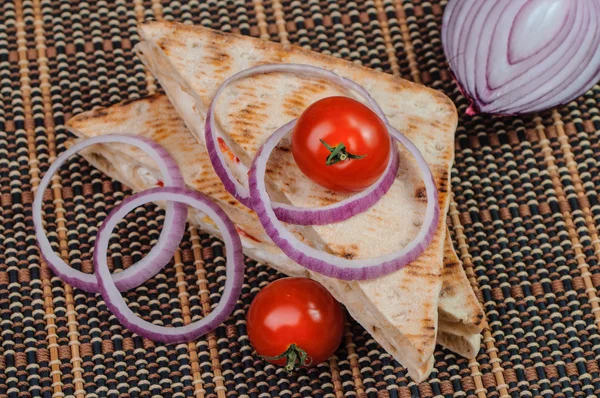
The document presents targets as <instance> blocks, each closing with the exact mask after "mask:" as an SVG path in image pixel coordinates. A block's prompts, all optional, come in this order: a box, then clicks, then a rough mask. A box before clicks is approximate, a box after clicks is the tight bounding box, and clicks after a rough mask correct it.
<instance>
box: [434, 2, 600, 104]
mask: <svg viewBox="0 0 600 398" xmlns="http://www.w3.org/2000/svg"><path fill="white" fill-rule="evenodd" d="M467 21H468V22H469V23H467ZM442 43H443V47H444V51H445V53H446V57H447V59H448V63H449V65H450V69H451V71H452V74H453V76H454V78H455V80H456V81H457V83H458V87H459V88H460V90H461V92H462V93H463V95H464V96H465V97H466V98H467V99H468V100H469V101H470V102H471V104H470V106H469V107H468V108H467V110H466V113H467V114H468V115H474V114H477V113H484V114H495V115H500V116H508V115H514V114H524V113H532V112H539V111H543V110H546V109H549V108H553V107H555V106H557V105H560V104H565V103H568V102H570V101H572V100H575V99H577V98H578V97H580V96H581V95H583V94H585V93H586V92H587V91H588V90H589V89H590V88H591V87H593V86H594V84H596V83H597V82H598V81H599V80H600V0H577V1H565V0H505V1H502V2H488V1H487V0H470V1H465V0H449V2H448V5H447V6H446V10H445V12H444V18H443V24H442Z"/></svg>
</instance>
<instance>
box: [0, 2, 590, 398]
mask: <svg viewBox="0 0 600 398" xmlns="http://www.w3.org/2000/svg"><path fill="white" fill-rule="evenodd" d="M490 1H491V0H490ZM445 3H446V2H445V1H440V2H437V1H432V2H428V1H419V0H414V1H409V0H405V1H402V0H365V1H363V0H360V1H358V0H357V1H346V0H340V1H326V0H304V1H300V0H293V1H289V0H285V1H284V0H270V1H269V0H208V1H202V2H200V1H189V2H188V1H167V0H165V1H162V2H161V1H159V0H152V1H150V0H146V1H142V0H133V1H129V2H126V1H124V0H121V1H114V2H107V1H97V2H96V1H91V2H82V1H77V0H71V1H69V0H52V1H51V0H35V1H14V2H11V1H5V2H2V5H1V7H2V10H1V12H0V195H1V196H0V210H1V212H0V329H1V332H0V343H1V344H0V396H1V397H5V396H8V397H30V396H31V397H34V396H44V397H52V396H54V397H62V396H76V397H83V396H90V397H94V396H110V397H150V396H164V397H183V396H196V397H204V396H205V397H214V396H217V397H225V396H251V397H266V396H283V397H291V396H293V397H300V396H317V397H321V396H328V397H333V396H335V397H341V396H344V395H346V396H369V397H370V396H381V397H387V396H390V397H398V396H399V397H410V396H421V397H434V396H436V397H455V396H456V397H465V396H467V397H479V398H481V397H485V396H489V397H508V396H511V397H518V396H523V397H537V396H544V397H552V396H554V397H588V396H595V394H598V392H599V391H600V378H599V368H598V356H599V355H600V336H599V334H598V326H597V324H598V320H599V318H600V307H599V305H598V297H597V296H598V293H597V288H598V285H600V269H599V266H598V264H599V263H598V261H599V260H600V239H599V237H598V230H597V226H596V225H597V223H598V222H600V220H599V218H600V203H599V201H598V195H597V190H598V188H599V185H600V177H599V175H600V173H599V162H600V138H599V136H598V132H599V131H600V112H599V110H598V101H599V99H600V86H598V85H596V86H595V87H594V88H593V89H592V90H591V91H590V92H588V93H587V94H586V96H584V97H582V98H580V99H579V100H578V101H576V102H572V103H570V104H569V105H567V106H564V107H561V108H559V109H556V110H553V111H548V112H545V113H542V114H539V115H529V116H525V117H522V118H492V117H481V116H475V117H464V116H463V115H464V111H465V109H466V107H467V105H468V104H467V101H466V100H465V98H463V97H462V96H461V94H460V92H459V91H458V89H457V87H456V86H455V84H454V83H453V82H452V79H451V77H450V74H449V72H448V66H447V63H446V61H445V58H444V55H443V51H442V49H441V43H440V24H441V19H442V13H443V8H444V5H445ZM145 19H168V20H178V21H184V22H186V23H193V24H202V25H205V26H210V27H213V28H217V29H221V30H223V31H233V32H239V33H242V34H246V35H252V36H256V37H260V38H263V39H266V40H275V41H280V42H284V43H288V42H291V43H295V44H299V45H302V46H304V47H306V48H310V49H313V50H316V51H320V52H323V53H328V54H333V55H336V56H340V57H343V58H346V59H348V60H352V61H355V62H359V63H362V64H364V65H366V66H369V67H372V68H377V69H381V70H383V71H385V72H388V73H392V74H395V75H399V76H402V77H404V78H406V79H410V80H413V81H417V82H421V83H423V84H426V85H428V86H431V87H434V88H436V89H439V90H442V91H444V92H445V93H446V94H447V95H449V96H450V97H451V98H452V99H453V100H454V101H455V103H456V104H457V107H458V109H459V113H460V114H461V120H460V123H459V128H458V132H457V151H456V163H455V167H454V169H453V170H452V190H453V203H452V206H451V221H452V222H451V224H452V225H451V227H452V228H451V229H452V233H453V238H454V243H455V247H457V249H458V250H459V253H460V256H461V259H462V260H463V262H464V266H465V269H466V271H467V273H468V275H469V278H470V280H471V282H472V283H473V285H474V286H476V288H477V291H478V296H479V298H480V299H481V301H482V303H483V304H484V306H485V310H486V314H487V318H488V321H489V327H486V329H485V330H484V333H483V335H484V339H483V341H484V343H483V348H482V350H481V352H480V353H479V355H478V356H477V358H476V360H473V361H471V362H469V361H467V360H465V359H463V358H460V357H458V356H456V355H454V354H452V353H450V352H448V351H446V350H442V349H441V348H439V349H438V351H436V354H435V359H436V365H435V370H434V372H433V373H432V375H431V377H430V378H429V380H428V381H427V382H425V383H422V384H420V385H415V384H414V383H413V382H412V381H411V380H409V379H408V378H407V377H406V372H405V370H404V368H403V367H401V366H400V365H399V364H398V363H396V362H395V361H393V360H392V359H391V357H390V356H389V355H388V354H387V353H386V352H385V351H384V350H382V349H381V348H380V347H379V346H378V344H377V343H376V342H375V341H374V340H373V339H372V338H371V336H370V335H369V334H368V333H366V332H365V331H364V330H363V329H362V328H361V327H360V326H359V325H357V324H356V323H355V322H353V321H351V320H350V321H349V322H348V323H347V325H346V331H345V338H344V341H343V344H342V345H341V347H340V348H339V350H338V352H337V353H336V355H335V356H334V357H332V358H331V359H330V360H329V362H328V363H323V364H321V365H319V366H317V367H316V368H313V369H310V370H300V371H299V372H297V373H295V374H293V375H288V374H286V373H285V371H284V370H283V369H281V368H279V367H275V366H273V365H269V364H267V363H265V362H263V361H262V360H260V358H258V357H257V356H256V355H254V353H253V350H252V347H251V346H250V345H249V342H248V337H247V334H246V328H245V310H246V309H247V307H248V305H249V303H250V302H251V300H252V298H253V297H254V295H255V294H256V293H257V292H258V291H259V289H260V288H261V287H262V286H265V285H266V284H267V283H269V282H270V281H272V280H274V279H276V278H278V277H280V276H281V275H279V274H277V273H275V272H274V271H272V270H271V269H270V268H268V267H266V266H264V265H261V264H256V263H255V262H253V261H252V260H247V272H246V280H245V284H244V289H243V294H242V296H241V297H240V300H239V301H238V304H237V307H236V310H235V312H234V313H233V315H232V316H231V317H230V319H229V320H228V321H227V322H226V323H225V324H224V325H223V326H221V327H219V328H218V329H217V330H216V331H215V332H214V333H211V334H209V335H207V336H205V338H202V339H199V340H197V341H195V342H193V343H189V344H179V345H162V344H155V343H153V342H151V341H148V340H145V339H142V338H140V337H138V336H136V335H133V334H131V333H130V332H129V331H128V330H126V329H123V328H122V327H121V326H120V325H119V323H118V322H117V321H116V319H115V318H114V317H113V316H111V315H110V313H109V312H108V311H107V308H106V306H105V305H104V302H103V301H102V300H101V298H100V297H99V296H95V295H90V294H85V293H83V292H81V291H79V290H77V289H72V288H71V287H70V286H68V285H65V284H63V283H62V282H61V281H60V280H59V279H58V278H56V277H54V276H53V275H52V274H51V273H50V272H49V271H48V268H47V266H46V265H45V264H44V263H43V262H42V261H41V259H40V256H39V252H38V250H37V247H36V242H35V238H34V233H33V224H32V218H31V204H32V198H33V192H35V190H36V187H37V185H38V184H39V180H40V175H42V174H43V173H44V172H45V170H46V169H47V168H48V165H49V163H51V162H52V161H53V160H54V158H55V157H56V154H57V153H60V152H61V151H63V150H64V149H65V148H64V143H65V140H66V139H67V138H68V134H67V132H66V131H65V129H64V123H65V121H66V120H67V119H68V117H69V116H70V115H73V114H76V113H79V112H82V111H84V110H89V109H92V108H94V107H97V106H106V105H109V104H112V103H115V102H118V101H120V100H123V99H126V98H138V97H140V96H144V95H146V94H148V93H152V92H155V91H156V90H158V88H157V84H156V81H155V80H154V78H153V77H152V76H151V75H149V74H148V73H146V71H145V69H144V67H143V66H142V65H141V63H140V62H139V60H137V59H136V58H134V56H133V54H132V46H133V45H135V43H136V42H137V41H138V40H139V37H138V35H137V33H136V25H137V23H138V22H140V21H143V20H145ZM129 194H130V191H129V190H128V189H126V188H125V187H123V186H121V185H120V184H119V183H117V182H114V181H112V180H110V179H108V178H107V177H106V176H104V175H103V174H102V173H100V172H98V171H97V170H95V169H93V168H91V167H90V166H89V165H88V164H87V163H86V162H85V161H83V160H81V158H78V157H75V158H73V159H72V161H71V162H69V164H68V165H67V166H65V167H63V169H62V170H61V173H60V176H59V178H57V179H55V181H54V184H53V187H52V189H51V190H48V191H47V192H46V202H45V211H46V214H47V216H46V219H47V222H48V230H49V231H50V233H49V236H50V239H51V241H52V242H53V244H54V245H55V248H56V250H57V251H58V252H60V253H61V255H62V256H63V257H64V258H66V259H68V260H69V262H70V264H72V266H73V267H76V268H79V269H83V270H88V271H90V270H91V268H92V265H91V256H90V251H91V247H92V246H93V240H94V237H95V234H96V232H97V228H98V225H99V223H100V222H101V221H102V220H103V219H104V217H106V214H107V213H108V212H109V211H110V210H111V209H112V208H113V207H114V206H115V204H117V203H119V202H120V201H121V200H122V199H123V198H124V197H126V196H127V195H129ZM163 218H164V215H163V213H162V212H161V211H159V210H157V209H156V208H155V207H154V206H152V205H148V206H146V207H144V208H140V209H138V210H136V211H135V212H133V213H132V214H130V215H129V216H128V218H127V220H125V221H124V222H122V223H121V224H120V225H119V228H117V230H116V231H115V235H114V239H113V241H112V243H111V253H112V266H113V267H114V268H120V267H124V266H127V265H129V264H131V263H133V262H135V261H137V260H138V259H139V258H140V257H141V256H142V255H143V254H144V253H146V252H147V251H148V250H149V248H150V247H151V245H152V244H153V242H154V241H155V240H156V238H157V236H158V233H159V231H160V228H161V224H162V220H163ZM222 250H223V248H222V243H221V242H219V241H218V240H216V239H214V238H212V237H210V236H209V235H207V234H205V233H203V232H202V231H198V230H196V229H193V228H192V229H190V230H189V232H188V234H187V236H186V238H185V239H184V242H183V243H182V245H181V250H180V251H179V252H178V253H177V255H176V257H175V260H174V263H173V264H172V265H171V266H169V267H167V268H166V269H165V270H164V272H163V273H161V274H159V275H157V276H156V277H155V278H153V279H151V280H150V281H148V282H147V283H145V284H144V285H143V286H142V287H140V288H138V289H135V290H133V291H131V292H128V293H127V294H126V298H127V299H128V301H129V303H130V306H131V308H133V309H134V310H135V311H137V312H138V313H140V314H142V315H143V316H144V317H145V318H146V319H148V320H152V321H154V322H156V323H161V324H164V325H183V324H186V323H189V322H190V321H193V320H195V319H199V318H200V317H201V316H202V315H203V314H205V313H207V312H209V311H210V310H211V307H214V306H215V304H216V303H217V302H218V300H219V295H220V293H219V292H220V289H221V288H222V286H223V280H224V274H225V272H224V262H223V257H222V254H223V253H222Z"/></svg>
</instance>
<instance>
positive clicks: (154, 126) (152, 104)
mask: <svg viewBox="0 0 600 398" xmlns="http://www.w3.org/2000/svg"><path fill="white" fill-rule="evenodd" d="M68 127H69V128H70V130H71V131H73V132H74V133H75V134H76V135H78V136H80V137H89V136H95V135H102V134H111V133H119V132H123V131H127V132H128V133H130V134H135V135H143V136H146V137H148V138H151V139H153V140H155V141H157V142H159V143H160V144H161V145H163V146H164V147H165V148H167V150H169V152H170V153H172V154H173V155H174V156H175V158H176V160H177V162H178V163H179V165H180V167H181V169H182V171H183V173H184V177H185V180H186V183H187V184H188V186H189V187H190V188H193V189H197V190H200V191H202V192H204V193H206V194H208V195H210V196H211V197H213V199H215V200H216V201H217V202H218V203H219V204H220V205H221V206H222V207H223V208H224V209H225V211H226V212H227V213H228V214H229V215H230V217H231V218H232V219H233V220H234V222H236V224H238V225H239V226H240V227H241V229H242V230H243V231H244V232H245V234H242V241H243V243H244V250H245V252H246V253H247V254H248V255H249V256H251V257H253V258H256V259H258V260H259V261H263V262H266V263H269V264H273V265H275V267H276V268H277V269H279V270H280V271H282V272H284V273H286V274H289V275H303V276H307V271H306V270H304V269H303V268H301V267H300V266H298V265H297V264H295V263H293V262H291V261H290V260H289V259H288V258H287V257H285V256H284V255H283V254H282V253H281V252H280V251H279V249H278V248H277V247H275V246H274V245H272V244H271V243H268V238H267V237H266V236H265V235H264V233H263V231H262V228H261V227H260V224H259V223H258V220H257V219H256V216H255V215H254V214H253V212H252V211H250V210H248V209H247V208H245V207H244V206H242V205H240V204H239V203H238V202H237V201H235V200H234V199H233V198H232V197H231V196H230V195H229V193H227V192H226V191H225V190H224V188H223V186H222V184H221V183H220V180H219V179H218V177H216V175H215V174H214V171H213V170H212V166H211V164H210V162H209V161H208V159H207V156H206V153H205V149H204V147H203V145H201V144H199V143H197V142H196V141H195V140H194V139H193V138H192V136H191V135H190V133H189V132H187V130H186V128H185V126H184V124H183V122H182V121H181V119H179V118H178V117H177V115H176V112H174V111H173V108H172V107H171V104H170V103H169V101H168V100H167V99H166V97H165V96H152V97H148V98H146V99H143V100H138V101H134V102H127V103H122V104H119V105H115V106H113V107H110V108H107V109H99V110H96V111H92V112H87V113H84V114H81V115H78V116H76V117H75V118H72V119H70V120H69V122H68ZM85 157H86V158H87V159H88V160H89V161H90V162H91V163H92V164H94V165H95V166H97V167H99V168H100V169H101V170H103V171H104V172H106V173H107V174H109V175H110V176H112V177H113V178H116V179H118V180H120V181H121V182H123V183H124V184H126V185H128V186H130V187H132V188H133V189H134V190H138V191H140V190H144V189H147V188H149V187H151V186H154V185H155V184H156V182H157V181H158V179H159V178H160V174H159V172H158V171H157V170H156V169H155V168H154V164H153V162H152V160H151V159H150V158H149V157H148V156H147V155H146V154H145V153H143V152H142V151H139V150H137V149H136V148H133V147H129V146H125V145H110V146H96V147H92V148H89V150H88V151H87V152H86V153H85ZM191 221H193V222H194V223H196V224H201V225H202V227H203V228H205V229H207V230H208V231H209V232H212V233H218V232H217V231H214V227H213V226H212V225H211V224H210V223H209V222H208V220H207V219H205V218H204V217H203V216H201V215H195V216H193V217H191ZM257 240H260V242H257ZM445 252H446V258H447V259H448V260H449V263H450V264H456V263H458V259H457V258H456V255H455V253H454V250H453V249H452V246H451V243H450V241H449V240H447V244H446V250H445ZM309 276H312V277H315V279H320V280H319V281H320V282H321V283H323V284H324V285H326V286H327V287H328V289H329V290H330V291H332V293H333V294H334V295H335V296H336V298H338V299H339V300H340V301H341V302H343V303H344V304H345V305H346V306H347V307H348V308H349V309H354V311H352V312H354V313H355V316H356V317H357V318H359V322H361V324H363V326H365V327H366V328H367V330H369V331H370V332H371V333H372V335H373V337H374V338H375V339H376V340H377V341H378V342H380V344H381V345H382V346H383V347H384V348H386V349H387V350H388V351H389V352H390V353H392V354H393V352H394V348H393V346H392V345H391V344H390V343H389V342H388V341H387V339H386V338H385V336H383V334H382V332H381V327H378V326H376V321H375V320H374V319H372V318H373V317H372V316H371V315H370V313H369V311H368V310H367V309H366V308H364V305H363V304H362V302H361V301H360V299H358V298H357V297H356V296H355V295H353V294H351V289H350V293H349V292H348V291H347V286H341V284H340V283H339V282H340V281H337V280H333V279H330V278H324V277H322V276H320V275H309ZM328 285H329V286H328ZM443 286H444V288H443V289H442V292H444V291H447V292H448V293H450V292H451V293H452V294H445V295H443V296H442V299H441V300H440V303H439V305H440V313H445V314H449V315H450V316H445V315H444V316H442V325H444V324H445V321H444V318H447V321H448V322H449V323H448V324H452V322H456V321H460V320H462V321H465V322H467V324H468V323H469V320H471V319H473V320H480V316H479V315H478V314H481V307H480V306H479V305H478V303H477V301H476V299H475V300H474V301H472V300H471V301H469V300H468V297H469V293H470V296H472V297H473V298H474V294H473V293H472V290H471V289H470V286H469V283H468V280H467V279H466V275H465V274H464V271H463V270H462V267H460V266H459V267H455V266H452V267H449V268H448V272H447V271H446V268H445V271H444V284H443ZM455 297H460V299H456V298H455ZM463 297H467V299H463ZM460 300H464V301H463V302H461V301H460ZM473 303H475V305H473ZM466 308H468V309H470V312H471V313H470V314H469V311H466V312H465V309H466ZM465 314H467V315H465ZM464 330H466V329H464ZM452 333H453V332H452V331H446V330H441V331H440V334H439V339H440V340H442V339H444V340H445V341H448V345H447V346H448V348H450V349H452V350H454V351H455V352H457V353H458V354H460V355H463V356H465V355H471V354H470V353H471V352H473V351H478V347H475V348H474V347H473V344H472V343H471V344H470V343H469V341H470V340H469V339H470V338H471V337H470V336H468V335H465V336H460V337H458V338H454V339H449V338H445V337H444V336H447V335H448V334H452ZM477 333H478V332H477ZM471 340H472V339H471ZM464 347H469V350H465V349H464Z"/></svg>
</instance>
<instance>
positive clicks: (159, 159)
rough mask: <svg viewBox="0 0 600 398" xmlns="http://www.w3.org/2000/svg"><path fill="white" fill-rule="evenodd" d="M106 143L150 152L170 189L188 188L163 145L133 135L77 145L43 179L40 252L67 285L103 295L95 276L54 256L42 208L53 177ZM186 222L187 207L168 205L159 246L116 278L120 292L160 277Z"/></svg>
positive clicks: (38, 199) (38, 204)
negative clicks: (65, 165)
mask: <svg viewBox="0 0 600 398" xmlns="http://www.w3.org/2000/svg"><path fill="white" fill-rule="evenodd" d="M105 143H122V144H128V145H133V146H135V147H138V148H139V149H141V150H143V151H144V152H146V153H147V154H148V155H149V156H150V157H151V158H152V159H153V160H154V161H155V162H156V163H157V165H158V168H159V169H160V171H161V172H162V174H163V176H164V184H165V185H166V186H173V187H184V186H185V183H184V181H183V176H182V175H181V171H180V170H179V167H178V166H177V163H176V162H175V160H174V159H173V158H172V157H171V155H170V154H169V153H168V152H167V151H166V150H165V149H164V148H163V147H161V146H160V145H159V144H157V143H156V142H154V141H152V140H150V139H148V138H144V137H138V136H131V135H105V136H99V137H93V138H88V139H86V140H83V141H79V142H77V143H75V145H73V146H72V147H70V148H69V149H67V150H66V151H64V152H63V153H62V154H61V155H60V156H59V157H58V158H56V160H55V161H54V162H53V163H52V165H51V166H50V168H49V169H48V171H47V172H46V174H45V175H44V178H42V180H41V182H40V185H39V187H38V188H37V192H36V194H35V199H34V201H33V208H32V216H33V224H34V227H35V234H36V238H37V241H38V245H39V248H40V254H41V255H42V257H43V258H44V260H45V261H46V263H47V264H48V266H49V267H50V269H52V271H53V272H54V273H55V274H56V275H57V276H59V277H60V279H61V280H62V281H63V282H66V283H68V284H70V285H72V286H74V287H76V288H79V289H81V290H84V291H86V292H89V293H98V292H99V290H98V283H97V281H96V277H95V276H94V275H93V274H86V273H84V272H82V271H79V270H76V269H74V268H72V267H70V266H69V265H68V264H67V263H65V262H64V261H63V260H62V259H61V258H60V257H59V256H58V254H56V253H55V252H54V250H53V249H52V246H51V244H50V241H49V240H48V237H47V236H46V233H45V231H44V224H43V220H42V214H43V213H42V204H43V197H44V192H45V190H46V189H47V188H48V186H49V184H50V182H51V180H52V176H53V175H54V174H55V173H56V172H57V171H58V170H59V168H60V167H61V166H62V164H63V163H65V162H66V161H67V159H68V158H69V157H70V156H72V155H74V154H75V153H77V152H79V151H81V150H82V149H84V148H86V147H88V146H90V145H94V144H105ZM186 219H187V207H186V206H184V205H181V204H173V203H168V204H167V206H166V212H165V221H164V227H163V229H162V231H161V234H160V237H159V239H158V242H157V243H156V245H154V247H153V248H152V250H151V251H150V252H149V253H148V254H147V255H146V256H145V257H144V258H143V259H141V260H140V261H138V262H137V263H135V264H133V265H132V266H130V267H129V268H127V269H125V270H123V271H122V272H118V273H115V274H114V275H113V278H114V281H115V284H116V286H117V288H118V289H119V291H125V290H129V289H132V288H134V287H137V286H140V285H141V284H143V283H144V282H145V281H146V280H148V279H149V278H151V277H152V276H154V275H156V274H157V273H158V272H159V271H160V270H161V269H162V268H163V267H164V266H165V264H167V263H168V262H169V261H170V260H171V258H172V257H173V254H174V253H175V250H177V247H178V246H179V242H180V241H181V239H182V238H183V235H184V233H185V223H186Z"/></svg>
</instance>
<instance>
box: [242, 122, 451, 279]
mask: <svg viewBox="0 0 600 398" xmlns="http://www.w3.org/2000/svg"><path fill="white" fill-rule="evenodd" d="M293 124H294V121H293V120H292V121H291V122H289V123H287V124H285V125H284V126H282V127H280V128H279V129H278V130H277V131H275V132H274V133H273V135H271V137H269V138H268V139H267V141H265V143H264V144H263V146H262V147H261V148H260V149H259V151H258V153H257V154H256V157H255V158H254V161H253V162H252V167H251V168H250V174H249V183H250V194H251V196H252V199H253V202H254V211H255V212H256V214H257V216H258V219H259V220H260V222H261V224H262V225H263V228H264V230H265V232H266V233H267V235H268V236H269V238H271V240H272V241H273V242H274V243H275V244H276V245H277V246H278V247H279V248H280V249H281V250H282V251H283V252H284V253H285V254H286V255H287V256H288V257H289V258H290V259H292V260H294V261H295V262H297V263H298V264H300V265H301V266H303V267H305V268H307V269H309V270H311V271H314V272H317V273H320V274H322V275H325V276H328V277H331V278H336V279H341V280H366V279H375V278H378V277H381V276H384V275H388V274H390V273H392V272H395V271H398V270H400V269H402V268H404V267H405V266H406V265H408V264H410V263H411V262H413V261H415V260H416V259H417V258H418V257H419V256H420V255H421V254H422V253H423V252H424V251H425V250H426V249H427V247H428V246H429V245H430V244H431V242H432V240H433V237H434V236H435V231H436V229H437V226H438V223H439V219H440V208H439V203H438V190H437V186H436V184H435V180H434V178H433V174H432V173H431V170H430V169H429V166H428V165H427V163H426V162H425V159H424V158H423V156H422V155H421V153H420V152H419V150H418V148H417V147H416V146H415V145H414V144H413V143H412V142H411V141H410V140H408V138H406V137H405V136H404V135H402V134H401V133H400V132H398V131H397V130H396V129H394V128H393V127H391V126H390V125H387V124H386V126H387V128H388V131H389V132H390V135H391V136H392V137H393V138H394V139H395V140H397V141H399V142H400V143H401V144H402V145H404V147H405V148H406V149H407V150H408V151H409V152H410V153H411V154H412V155H413V156H414V158H415V160H416V162H417V164H418V165H419V169H420V170H421V172H422V174H423V182H424V183H425V189H426V192H427V209H426V211H425V219H424V221H423V225H422V226H421V229H420V231H419V233H418V234H417V236H416V237H415V239H413V241H411V242H410V243H409V244H408V245H406V246H405V247H404V248H402V249H400V250H398V251H396V252H394V253H390V254H387V255H384V256H380V257H377V258H369V259H359V260H348V259H345V258H341V257H337V256H335V255H333V254H329V253H326V252H323V251H321V250H317V249H314V248H312V247H310V246H308V245H306V244H304V243H303V242H301V241H299V240H298V239H297V238H296V237H295V236H294V235H293V234H292V233H290V232H289V231H288V230H287V229H286V227H285V226H284V225H283V224H282V223H281V222H280V221H279V219H278V218H277V216H276V214H275V212H274V210H273V208H272V205H271V200H270V198H269V194H268V193H267V190H266V185H265V181H264V180H265V176H266V166H267V162H268V160H269V157H270V155H271V153H272V151H273V150H274V149H275V147H276V146H277V144H278V143H279V141H280V140H281V139H282V138H283V137H284V136H285V134H286V133H287V132H288V131H289V130H290V129H291V128H292V126H293Z"/></svg>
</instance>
